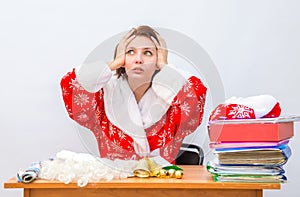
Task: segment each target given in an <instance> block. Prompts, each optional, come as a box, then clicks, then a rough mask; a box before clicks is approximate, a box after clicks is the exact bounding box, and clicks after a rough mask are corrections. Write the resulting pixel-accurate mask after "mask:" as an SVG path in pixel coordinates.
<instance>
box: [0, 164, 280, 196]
mask: <svg viewBox="0 0 300 197" xmlns="http://www.w3.org/2000/svg"><path fill="white" fill-rule="evenodd" d="M181 167H182V168H183V169H184V176H183V179H173V178H168V179H160V178H144V179H143V178H128V179H123V180H113V181H109V182H106V181H101V182H94V183H89V184H88V185H87V186H85V187H83V188H80V187H78V186H77V184H76V183H75V182H74V183H70V184H64V183H61V182H58V181H45V180H35V181H34V182H32V183H29V184H23V183H18V182H17V181H16V179H15V178H12V179H10V180H8V181H7V182H5V183H4V188H23V189H24V197H38V196H42V197H54V196H55V197H68V196H72V197H79V196H86V197H95V196H101V197H108V196H109V197H118V196H120V197H124V196H130V197H132V196H139V197H146V196H151V197H158V196H164V197H165V196H172V197H194V196H195V197H196V196H197V197H199V196H201V197H216V196H218V197H225V196H230V197H232V196H239V197H252V196H256V197H258V196H263V189H280V183H219V182H213V180H212V177H211V174H210V173H209V172H207V171H206V169H205V167H204V166H181Z"/></svg>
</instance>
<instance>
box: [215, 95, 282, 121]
mask: <svg viewBox="0 0 300 197" xmlns="http://www.w3.org/2000/svg"><path fill="white" fill-rule="evenodd" d="M280 113H281V108H280V106H279V102H278V101H277V100H276V99H275V98H274V97H273V96H270V95H259V96H251V97H246V98H242V97H231V98H230V99H227V100H226V101H225V103H223V104H219V105H218V106H217V107H216V108H215V109H214V110H213V111H212V113H211V115H210V117H209V121H214V120H229V119H254V118H275V117H278V116H279V115H280Z"/></svg>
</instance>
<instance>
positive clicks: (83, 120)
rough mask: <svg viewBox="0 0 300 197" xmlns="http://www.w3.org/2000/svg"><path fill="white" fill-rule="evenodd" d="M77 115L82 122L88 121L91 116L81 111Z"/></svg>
mask: <svg viewBox="0 0 300 197" xmlns="http://www.w3.org/2000/svg"><path fill="white" fill-rule="evenodd" d="M77 117H78V120H79V121H80V122H86V121H88V120H89V117H88V115H87V114H86V113H81V114H79V115H78V116H77Z"/></svg>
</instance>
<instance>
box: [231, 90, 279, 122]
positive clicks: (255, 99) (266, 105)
mask: <svg viewBox="0 0 300 197" xmlns="http://www.w3.org/2000/svg"><path fill="white" fill-rule="evenodd" d="M276 103H277V100H276V99H275V98H274V97H273V96H271V95H258V96H251V97H246V98H242V97H231V98H229V99H227V100H226V101H225V104H240V105H245V106H248V107H250V108H252V109H253V110H254V114H255V117H256V118H261V117H263V116H265V115H267V114H268V113H269V112H270V111H271V110H272V109H273V108H274V106H275V105H276Z"/></svg>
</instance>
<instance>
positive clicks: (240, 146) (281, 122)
mask: <svg viewBox="0 0 300 197" xmlns="http://www.w3.org/2000/svg"><path fill="white" fill-rule="evenodd" d="M296 120H298V118H295V117H278V118H262V119H236V120H217V121H212V122H210V123H209V126H208V132H209V137H210V148H212V149H213V150H214V153H215V154H216V155H217V158H216V159H215V160H213V161H209V162H208V164H207V170H208V171H209V172H211V173H212V175H213V178H214V180H215V181H217V182H285V181H286V180H287V178H286V176H285V171H284V168H283V166H284V164H286V162H287V161H288V159H289V157H290V156H291V149H290V147H289V145H288V144H289V142H290V139H291V138H292V137H293V136H294V121H296Z"/></svg>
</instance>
